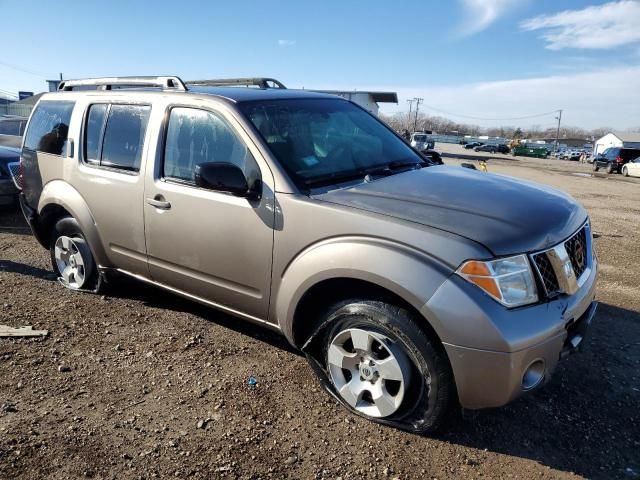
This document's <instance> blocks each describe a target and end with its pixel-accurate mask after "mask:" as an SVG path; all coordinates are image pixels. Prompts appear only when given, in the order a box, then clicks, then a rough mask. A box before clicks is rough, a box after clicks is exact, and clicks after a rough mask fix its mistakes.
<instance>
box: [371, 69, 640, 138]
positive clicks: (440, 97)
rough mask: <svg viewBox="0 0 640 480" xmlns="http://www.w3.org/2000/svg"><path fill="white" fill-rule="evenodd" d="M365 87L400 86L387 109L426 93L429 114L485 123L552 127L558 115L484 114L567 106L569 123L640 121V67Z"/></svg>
mask: <svg viewBox="0 0 640 480" xmlns="http://www.w3.org/2000/svg"><path fill="white" fill-rule="evenodd" d="M359 89H361V90H367V89H370V90H395V91H397V92H398V97H399V104H398V105H394V104H381V108H382V111H383V112H387V113H393V112H396V111H406V109H407V103H406V99H408V98H413V97H422V98H424V104H423V105H422V106H421V107H420V110H421V111H423V112H424V113H426V114H428V115H438V116H443V117H448V118H451V119H452V120H456V121H459V122H462V123H469V124H476V125H481V126H501V125H505V126H507V125H515V126H521V127H527V126H531V125H540V126H542V127H548V126H552V125H553V124H554V123H555V121H554V119H553V117H554V114H549V115H548V116H545V117H539V118H530V119H521V120H483V119H489V118H500V119H505V118H513V117H524V116H527V115H533V114H537V113H541V112H550V111H552V110H557V109H560V108H561V109H563V113H562V122H563V124H565V125H571V126H578V127H584V128H595V127H600V126H610V127H614V128H617V129H626V128H630V127H639V126H640V108H638V105H640V66H629V67H616V68H609V69H605V70H599V71H592V72H588V73H578V74H568V75H554V76H548V77H539V78H530V79H516V80H506V81H496V82H485V83H470V84H463V85H457V86H424V87H414V88H399V89H394V88H393V87H389V86H386V87H380V86H377V87H375V88H364V87H361V88H359ZM430 107H435V108H437V109H438V110H435V108H430ZM443 112H451V113H455V114H462V115H467V116H473V117H478V119H474V118H464V117H460V116H454V115H450V114H448V113H443Z"/></svg>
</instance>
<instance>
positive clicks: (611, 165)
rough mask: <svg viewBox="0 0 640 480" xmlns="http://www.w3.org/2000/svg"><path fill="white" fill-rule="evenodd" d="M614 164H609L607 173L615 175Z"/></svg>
mask: <svg viewBox="0 0 640 480" xmlns="http://www.w3.org/2000/svg"><path fill="white" fill-rule="evenodd" d="M613 170H614V168H613V164H612V163H607V173H613Z"/></svg>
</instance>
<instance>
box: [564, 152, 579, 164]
mask: <svg viewBox="0 0 640 480" xmlns="http://www.w3.org/2000/svg"><path fill="white" fill-rule="evenodd" d="M581 155H582V151H581V150H570V151H569V153H568V155H567V160H569V161H571V162H577V161H579V160H580V156H581Z"/></svg>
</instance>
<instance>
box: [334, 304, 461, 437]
mask: <svg viewBox="0 0 640 480" xmlns="http://www.w3.org/2000/svg"><path fill="white" fill-rule="evenodd" d="M419 321H424V320H422V319H417V318H414V316H413V315H412V314H411V313H410V312H408V311H406V310H404V309H402V308H398V307H395V306H393V305H389V304H386V303H383V302H374V301H369V300H352V301H348V302H343V303H342V304H339V305H337V306H334V308H332V309H331V313H330V314H329V317H328V322H329V327H328V328H327V331H326V332H325V337H324V360H325V367H326V370H327V377H328V378H329V380H330V382H331V385H332V387H333V390H334V392H335V394H336V396H337V397H338V398H339V400H340V401H341V402H342V403H343V404H344V405H345V406H346V407H347V408H348V409H349V410H351V411H352V412H354V413H356V414H357V415H360V416H363V417H365V418H368V419H370V420H373V421H374V422H379V423H383V424H387V425H391V426H394V427H397V428H401V429H404V430H409V431H412V432H415V433H427V432H432V431H434V430H436V429H437V428H438V427H439V426H440V425H441V424H442V422H443V421H444V420H446V418H447V414H448V412H449V407H450V406H451V404H452V403H453V399H454V398H455V384H454V380H453V374H452V373H451V367H450V366H449V362H448V359H447V358H446V354H445V352H444V350H443V349H442V346H441V345H440V344H439V343H437V340H433V339H431V338H429V336H428V335H426V334H425V333H424V331H423V330H422V329H420V328H419V327H418V324H417V322H419Z"/></svg>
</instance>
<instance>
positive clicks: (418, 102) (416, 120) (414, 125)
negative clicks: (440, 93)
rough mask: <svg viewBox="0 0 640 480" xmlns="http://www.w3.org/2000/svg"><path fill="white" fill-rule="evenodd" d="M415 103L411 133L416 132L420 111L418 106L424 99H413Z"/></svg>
mask: <svg viewBox="0 0 640 480" xmlns="http://www.w3.org/2000/svg"><path fill="white" fill-rule="evenodd" d="M413 100H414V101H415V102H416V119H415V120H414V121H413V131H414V132H415V131H416V128H417V126H418V110H420V104H421V103H422V102H423V101H424V98H418V97H415V98H414V99H413Z"/></svg>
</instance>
